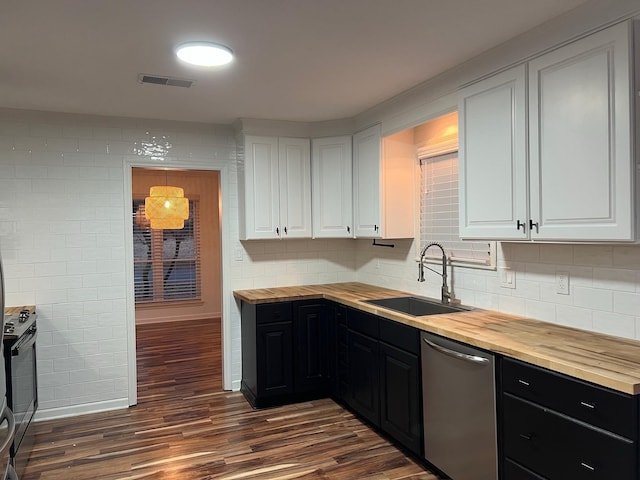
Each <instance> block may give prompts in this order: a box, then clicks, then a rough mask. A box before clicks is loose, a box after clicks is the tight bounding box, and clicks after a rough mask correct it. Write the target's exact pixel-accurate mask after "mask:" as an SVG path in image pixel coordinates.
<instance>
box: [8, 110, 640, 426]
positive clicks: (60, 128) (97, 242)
mask: <svg viewBox="0 0 640 480" xmlns="http://www.w3.org/2000/svg"><path fill="white" fill-rule="evenodd" d="M146 132H152V133H153V134H155V135H156V136H158V135H160V136H161V135H165V136H166V137H168V138H169V139H170V140H171V142H172V144H173V147H172V149H171V150H170V156H171V158H170V160H171V161H172V163H173V164H176V163H177V164H180V162H192V161H193V160H194V159H196V160H197V161H199V162H205V163H206V162H207V161H215V162H217V163H218V164H219V163H221V162H222V163H225V164H227V165H229V170H230V175H229V176H228V177H227V180H226V181H227V184H226V185H223V188H225V189H226V191H227V192H228V197H227V198H228V205H226V206H225V211H226V212H227V218H228V219H230V220H229V222H228V223H227V225H228V228H229V230H230V232H227V233H228V238H229V239H230V245H229V248H230V251H231V252H230V253H232V255H233V259H230V260H229V267H230V268H229V272H228V274H229V278H228V279H226V281H227V284H228V285H230V289H231V290H234V289H245V288H260V287H269V286H282V285H296V284H314V283H327V282H342V281H352V280H359V281H363V282H367V283H371V284H376V285H382V286H388V287H391V288H397V289H401V290H405V291H408V292H412V293H416V294H419V295H427V296H432V297H438V296H439V295H440V278H439V277H438V276H437V275H436V274H434V273H432V272H429V271H427V272H426V279H427V281H426V282H425V283H423V284H419V283H418V282H416V278H417V266H416V263H415V256H416V252H415V246H414V242H413V241H411V240H396V241H392V242H391V243H394V244H395V248H393V249H391V248H383V247H374V246H372V245H371V241H370V240H356V241H353V240H286V241H277V240H276V241H273V240H272V241H248V242H242V243H241V242H240V241H238V225H237V217H238V207H237V205H238V199H237V184H236V177H235V165H234V161H235V139H234V136H233V132H232V131H231V129H230V128H228V127H217V126H203V125H195V124H181V123H175V122H158V121H143V120H132V119H117V118H116V119H114V118H100V117H91V116H75V115H64V114H50V113H42V112H40V113H37V112H24V111H16V110H1V109H0V248H1V251H2V255H3V260H4V265H5V275H6V283H7V304H8V305H22V304H35V305H36V306H37V309H38V315H39V337H38V356H39V361H38V367H39V382H40V386H39V388H40V391H39V394H40V409H41V414H42V412H45V414H44V415H43V416H46V411H47V410H49V411H59V410H60V409H62V410H64V409H66V410H64V411H66V412H69V411H73V409H74V408H75V409H77V410H78V411H90V410H92V409H93V410H99V409H101V408H109V406H111V407H112V406H114V405H123V404H126V400H127V397H128V390H127V389H128V383H127V382H128V379H127V375H128V368H129V362H130V360H129V358H128V356H127V350H126V348H127V338H126V335H127V322H128V321H129V320H128V319H127V305H126V278H127V277H126V273H127V272H126V265H125V259H126V255H125V253H126V252H125V245H126V242H125V222H126V221H128V218H123V211H124V199H125V188H127V186H126V185H125V177H126V175H125V170H124V164H125V160H127V159H134V158H139V157H137V156H135V157H134V155H135V150H134V149H135V147H136V145H137V144H139V143H140V142H143V141H146V140H148V135H147V133H146ZM160 164H161V162H160ZM498 250H499V251H498V255H499V257H498V264H499V266H509V267H510V268H511V269H512V270H513V272H515V276H516V288H515V289H505V288H502V287H500V284H499V280H498V274H497V272H495V271H482V270H471V269H463V268H456V269H454V271H453V272H451V276H450V280H451V282H452V286H453V289H454V292H455V294H456V297H457V298H460V299H461V300H462V301H463V302H464V303H467V304H469V305H474V306H478V307H484V308H492V309H497V310H502V311H505V312H510V313H517V314H523V315H528V316H531V317H533V318H538V319H541V320H545V321H550V322H555V323H560V324H565V325H572V326H576V327H579V328H584V329H588V330H595V331H600V332H605V333H610V334H613V335H618V336H622V337H627V338H637V339H640V247H638V246H611V245H537V244H501V245H499V249H498ZM239 253H241V254H242V260H237V259H236V255H237V254H239ZM558 271H565V272H569V275H570V295H559V294H557V293H556V288H555V275H556V272H558ZM227 321H228V322H229V332H230V339H227V340H228V344H229V345H230V346H231V351H230V352H229V359H230V364H231V381H232V384H233V385H234V386H235V387H237V386H238V384H239V380H240V375H241V364H240V322H239V313H238V310H237V305H236V304H235V302H231V311H230V318H229V319H227Z"/></svg>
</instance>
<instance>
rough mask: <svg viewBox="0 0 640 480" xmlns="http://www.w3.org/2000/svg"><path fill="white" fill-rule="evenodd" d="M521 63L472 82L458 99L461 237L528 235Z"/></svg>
mask: <svg viewBox="0 0 640 480" xmlns="http://www.w3.org/2000/svg"><path fill="white" fill-rule="evenodd" d="M525 72H526V71H525V66H524V65H522V66H519V67H515V68H513V69H511V70H508V71H506V72H503V73H501V74H498V75H495V76H493V77H490V78H488V79H486V80H484V81H481V82H478V83H475V84H473V85H471V86H469V87H467V88H465V89H464V90H462V91H461V96H460V103H459V118H458V123H459V145H460V147H459V152H458V154H459V199H460V205H459V208H460V217H459V218H460V220H459V222H460V237H462V238H488V239H494V238H500V239H518V240H522V239H526V238H527V234H528V228H527V229H525V226H524V224H525V223H526V222H527V221H528V218H529V217H528V209H527V199H528V183H527V144H526V140H527V136H526V121H527V117H526V115H527V113H526V89H525V84H526V83H525V82H526V77H525Z"/></svg>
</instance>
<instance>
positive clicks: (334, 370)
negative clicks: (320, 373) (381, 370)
mask: <svg viewBox="0 0 640 480" xmlns="http://www.w3.org/2000/svg"><path fill="white" fill-rule="evenodd" d="M325 305H326V314H327V344H326V349H327V380H328V382H329V393H330V395H331V396H332V397H334V398H335V399H337V400H341V399H342V396H341V393H340V392H341V391H342V390H341V388H340V382H341V381H342V382H345V383H346V376H347V372H346V365H347V356H346V354H347V348H348V347H347V325H346V322H347V309H346V307H345V306H344V305H340V304H338V303H334V302H330V301H326V302H325Z"/></svg>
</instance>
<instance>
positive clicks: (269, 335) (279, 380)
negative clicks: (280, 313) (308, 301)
mask: <svg viewBox="0 0 640 480" xmlns="http://www.w3.org/2000/svg"><path fill="white" fill-rule="evenodd" d="M292 338H293V335H292V322H276V323H269V324H266V325H258V338H257V345H256V357H257V358H259V359H260V361H259V362H258V363H257V369H258V377H257V378H258V382H257V392H259V395H260V397H262V398H266V397H273V396H280V395H287V394H290V393H293V370H292V364H291V359H292V358H293V350H292Z"/></svg>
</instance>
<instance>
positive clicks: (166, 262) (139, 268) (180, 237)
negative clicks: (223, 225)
mask: <svg viewBox="0 0 640 480" xmlns="http://www.w3.org/2000/svg"><path fill="white" fill-rule="evenodd" d="M133 249H134V289H135V302H136V304H145V303H159V302H174V301H184V300H199V299H200V296H201V295H200V291H201V290H200V288H201V287H200V285H201V281H200V280H201V279H200V270H201V268H200V215H199V202H198V201H197V200H193V199H190V200H189V218H188V219H187V220H185V222H184V228H182V229H175V230H153V229H151V228H150V226H149V223H148V221H146V220H145V219H144V199H137V200H134V202H133Z"/></svg>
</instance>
